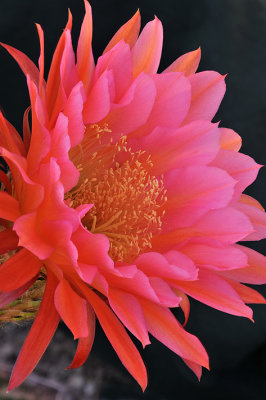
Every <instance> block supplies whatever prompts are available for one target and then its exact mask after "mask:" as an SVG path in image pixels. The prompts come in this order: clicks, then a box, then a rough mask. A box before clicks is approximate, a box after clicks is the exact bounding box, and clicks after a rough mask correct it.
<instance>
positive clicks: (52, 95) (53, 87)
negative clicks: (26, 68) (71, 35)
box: [46, 11, 72, 115]
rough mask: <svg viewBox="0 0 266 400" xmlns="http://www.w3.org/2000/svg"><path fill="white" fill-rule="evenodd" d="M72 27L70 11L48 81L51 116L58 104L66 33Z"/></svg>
mask: <svg viewBox="0 0 266 400" xmlns="http://www.w3.org/2000/svg"><path fill="white" fill-rule="evenodd" d="M71 27H72V15H71V13H70V11H69V14H68V22H67V25H66V27H65V30H64V32H63V33H62V35H61V37H60V39H59V42H58V44H57V47H56V50H55V52H54V55H53V59H52V64H51V68H50V71H49V75H48V79H47V86H46V94H47V107H48V113H49V115H50V114H52V112H53V110H54V105H55V102H56V98H57V94H58V89H59V85H60V63H61V59H62V55H63V52H64V48H65V32H66V31H67V30H71Z"/></svg>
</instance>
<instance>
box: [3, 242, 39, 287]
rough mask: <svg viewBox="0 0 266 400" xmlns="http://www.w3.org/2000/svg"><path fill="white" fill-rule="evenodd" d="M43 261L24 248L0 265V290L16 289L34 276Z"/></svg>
mask: <svg viewBox="0 0 266 400" xmlns="http://www.w3.org/2000/svg"><path fill="white" fill-rule="evenodd" d="M41 266H42V263H41V261H40V260H38V258H37V257H35V256H34V255H33V254H31V253H30V252H29V251H28V250H25V249H22V250H20V251H19V252H18V253H16V254H15V255H14V256H12V257H11V258H9V259H8V260H7V261H6V262H4V264H2V265H1V266H0V290H2V292H9V291H12V290H16V289H18V288H19V287H21V286H23V285H24V284H26V283H27V282H28V281H30V280H31V279H32V278H34V277H35V276H36V275H37V274H38V272H39V271H40V269H41Z"/></svg>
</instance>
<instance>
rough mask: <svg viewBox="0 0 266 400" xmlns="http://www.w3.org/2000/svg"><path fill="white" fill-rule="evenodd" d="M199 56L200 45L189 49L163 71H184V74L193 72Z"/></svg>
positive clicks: (196, 66) (187, 74) (197, 64)
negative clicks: (194, 48) (192, 49)
mask: <svg viewBox="0 0 266 400" xmlns="http://www.w3.org/2000/svg"><path fill="white" fill-rule="evenodd" d="M200 58H201V50H200V47H199V48H198V49H197V50H194V51H190V52H189V53H186V54H184V55H182V56H181V57H179V58H178V59H177V60H175V61H174V62H173V63H172V64H171V65H170V66H169V67H168V68H166V70H164V72H184V74H185V76H189V75H192V74H194V73H195V72H196V71H197V69H198V66H199V62H200Z"/></svg>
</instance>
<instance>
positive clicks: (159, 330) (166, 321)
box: [141, 300, 209, 368]
mask: <svg viewBox="0 0 266 400" xmlns="http://www.w3.org/2000/svg"><path fill="white" fill-rule="evenodd" d="M141 304H142V307H143V311H144V315H145V318H146V322H147V326H148V330H149V332H150V333H151V334H152V335H153V336H154V337H155V338H156V339H157V340H159V341H160V342H162V343H163V344H164V345H165V346H167V347H168V348H169V349H170V350H172V351H174V352H175V353H176V354H178V355H179V356H180V357H182V358H185V359H187V360H190V361H192V362H194V363H197V364H199V365H202V366H204V367H206V368H208V367H209V361H208V355H207V353H206V350H205V349H204V347H203V346H202V344H201V343H200V341H199V339H198V338H196V336H193V335H191V334H190V333H188V332H186V331H185V330H184V329H183V328H182V326H181V325H180V324H179V323H178V321H177V320H176V318H175V317H174V316H173V314H172V313H171V312H170V310H169V309H168V308H165V307H162V306H159V305H157V304H153V303H152V302H150V301H146V300H141Z"/></svg>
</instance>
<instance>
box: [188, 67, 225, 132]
mask: <svg viewBox="0 0 266 400" xmlns="http://www.w3.org/2000/svg"><path fill="white" fill-rule="evenodd" d="M189 80H190V83H191V107H190V110H189V113H188V115H187V117H186V118H185V121H183V124H184V125H185V124H187V123H189V122H192V121H195V120H198V119H201V120H202V119H206V120H208V121H211V120H212V119H213V117H214V115H215V114H216V112H217V110H218V108H219V106H220V103H221V101H222V98H223V97H224V93H225V83H224V76H222V75H220V74H218V73H217V72H214V71H203V72H199V73H197V74H194V75H191V76H189Z"/></svg>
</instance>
